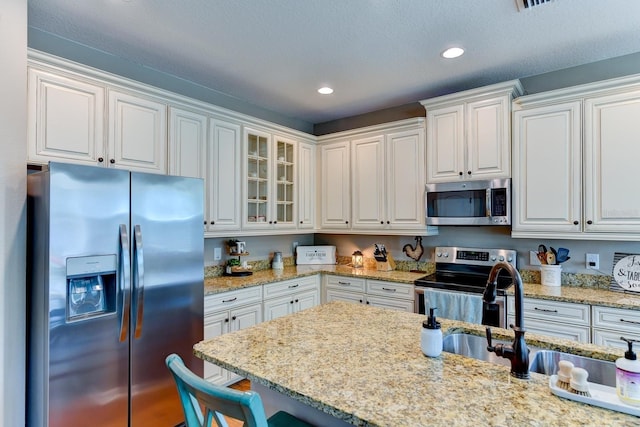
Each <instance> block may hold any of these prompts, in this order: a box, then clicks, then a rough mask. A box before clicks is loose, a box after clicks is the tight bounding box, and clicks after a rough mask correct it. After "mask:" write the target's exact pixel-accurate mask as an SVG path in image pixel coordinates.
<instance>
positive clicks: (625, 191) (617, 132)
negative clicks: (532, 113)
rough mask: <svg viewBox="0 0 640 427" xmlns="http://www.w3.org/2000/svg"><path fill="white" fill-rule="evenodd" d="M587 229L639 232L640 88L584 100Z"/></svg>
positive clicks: (585, 216) (608, 231)
mask: <svg viewBox="0 0 640 427" xmlns="http://www.w3.org/2000/svg"><path fill="white" fill-rule="evenodd" d="M584 113H585V120H584V124H585V139H584V154H585V156H584V161H585V165H584V170H585V176H584V197H585V212H584V219H585V220H586V225H585V231H589V232H594V233H600V232H603V233H610V232H615V233H640V200H639V199H638V196H637V195H638V186H637V183H638V179H637V178H634V176H635V175H637V172H638V159H640V90H635V91H632V92H629V93H623V94H615V95H607V96H601V97H595V98H588V99H586V100H585V105H584Z"/></svg>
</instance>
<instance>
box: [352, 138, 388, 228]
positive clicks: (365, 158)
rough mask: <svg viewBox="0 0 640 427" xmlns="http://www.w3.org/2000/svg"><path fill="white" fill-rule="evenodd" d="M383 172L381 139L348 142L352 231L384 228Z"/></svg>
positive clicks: (382, 140)
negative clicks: (349, 146) (349, 148)
mask: <svg viewBox="0 0 640 427" xmlns="http://www.w3.org/2000/svg"><path fill="white" fill-rule="evenodd" d="M384 172H385V171H384V135H374V136H370V137H367V138H362V139H354V140H353V141H351V191H352V193H351V194H352V197H351V200H352V204H351V208H352V213H353V223H352V224H351V227H352V228H354V229H357V228H383V227H384V224H385V220H386V215H385V211H384V210H385V173H384Z"/></svg>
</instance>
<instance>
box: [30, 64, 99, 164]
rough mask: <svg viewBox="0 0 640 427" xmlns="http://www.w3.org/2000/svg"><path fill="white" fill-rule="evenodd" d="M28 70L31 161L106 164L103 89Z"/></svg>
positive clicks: (74, 79)
mask: <svg viewBox="0 0 640 427" xmlns="http://www.w3.org/2000/svg"><path fill="white" fill-rule="evenodd" d="M28 70H29V71H28V74H29V80H28V82H29V86H28V112H29V114H28V138H29V144H28V147H29V148H28V160H29V162H33V163H47V162H49V161H51V160H59V161H64V162H69V163H79V164H86V165H96V164H101V163H104V157H105V148H104V118H105V110H104V108H105V105H104V97H105V89H104V87H102V86H100V85H99V84H97V83H93V82H91V81H90V80H84V79H80V78H77V77H75V76H74V77H67V76H65V75H64V74H63V73H60V72H58V73H54V72H48V71H44V70H40V69H37V68H33V67H29V69H28Z"/></svg>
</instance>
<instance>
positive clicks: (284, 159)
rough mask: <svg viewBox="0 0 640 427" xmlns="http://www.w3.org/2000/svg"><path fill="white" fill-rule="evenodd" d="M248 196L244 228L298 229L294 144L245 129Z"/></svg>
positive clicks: (264, 133)
mask: <svg viewBox="0 0 640 427" xmlns="http://www.w3.org/2000/svg"><path fill="white" fill-rule="evenodd" d="M244 141H245V150H246V168H245V170H246V184H245V185H246V188H245V192H244V194H245V195H246V201H245V212H244V219H243V226H244V227H245V228H256V229H270V228H276V227H277V228H286V227H295V218H294V213H295V209H294V208H295V199H294V195H295V183H294V181H295V180H294V177H295V173H296V171H295V155H296V152H295V151H296V150H295V142H294V141H290V140H286V139H285V138H281V137H279V136H274V135H272V134H270V133H268V132H263V131H260V130H256V129H250V128H245V130H244Z"/></svg>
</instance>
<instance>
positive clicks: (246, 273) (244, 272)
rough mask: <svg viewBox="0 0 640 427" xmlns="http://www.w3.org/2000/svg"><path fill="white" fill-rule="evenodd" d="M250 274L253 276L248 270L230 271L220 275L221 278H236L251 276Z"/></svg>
mask: <svg viewBox="0 0 640 427" xmlns="http://www.w3.org/2000/svg"><path fill="white" fill-rule="evenodd" d="M252 274H253V271H249V270H238V271H232V272H231V273H227V272H226V271H225V272H224V273H222V275H223V276H236V277H241V276H251V275H252Z"/></svg>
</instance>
